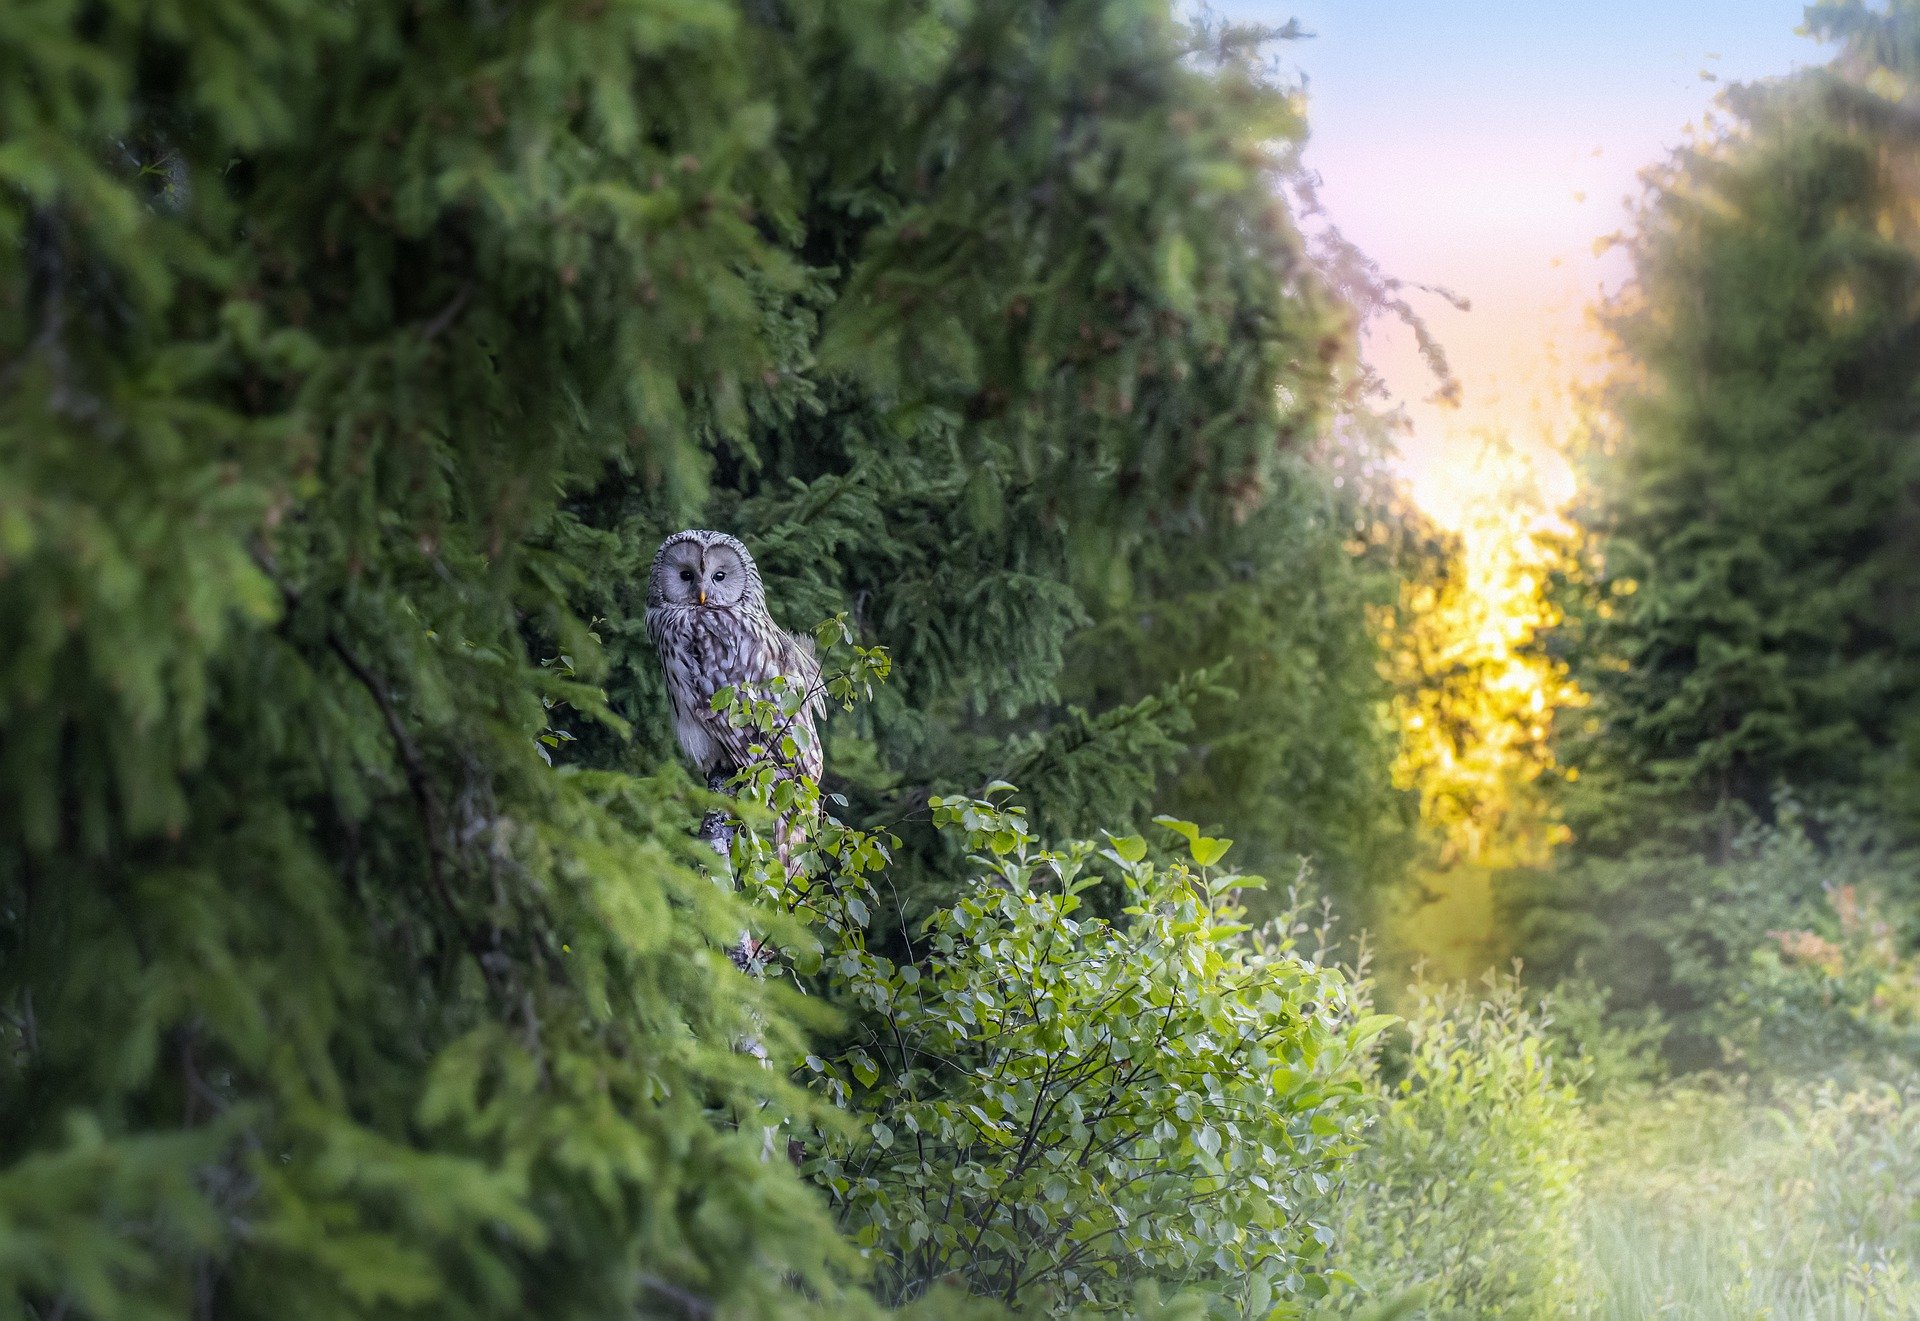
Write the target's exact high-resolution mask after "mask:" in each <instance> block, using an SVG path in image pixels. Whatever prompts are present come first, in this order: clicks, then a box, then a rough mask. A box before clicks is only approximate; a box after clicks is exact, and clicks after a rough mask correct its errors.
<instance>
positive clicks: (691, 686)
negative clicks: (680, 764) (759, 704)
mask: <svg viewBox="0 0 1920 1321" xmlns="http://www.w3.org/2000/svg"><path fill="white" fill-rule="evenodd" d="M647 632H648V634H649V635H650V636H651V637H652V638H653V645H654V647H655V648H656V649H657V650H658V651H659V653H660V666H661V669H662V670H663V671H664V672H665V674H666V679H667V696H668V699H669V700H670V701H671V702H672V704H673V728H674V734H675V735H676V736H677V737H678V738H679V740H680V747H681V749H682V750H683V751H685V752H686V754H687V756H688V758H689V759H690V760H691V761H692V762H693V764H694V765H695V767H697V768H698V769H699V771H700V772H701V774H703V775H706V776H708V777H713V776H715V775H729V774H731V773H732V772H734V771H736V770H739V769H740V768H741V767H742V766H743V765H745V764H746V762H747V761H748V760H749V752H748V748H749V745H751V744H754V743H765V742H766V741H767V740H766V738H765V736H764V735H763V734H761V733H760V731H758V730H753V729H742V728H739V727H738V726H737V725H735V724H734V723H732V722H731V721H730V720H728V718H727V717H726V715H725V714H724V713H721V712H717V711H715V710H714V709H713V695H714V694H715V693H716V692H718V691H719V690H720V689H722V688H728V687H733V688H737V689H739V690H741V691H743V692H746V693H749V694H751V695H752V696H754V697H756V698H760V699H766V698H770V697H771V696H772V695H773V690H772V685H771V680H772V679H774V678H775V677H776V676H785V678H786V679H787V681H788V683H789V685H793V686H798V687H799V688H801V689H802V690H804V691H807V692H809V693H810V694H811V696H810V697H809V698H808V700H807V702H806V704H805V705H804V706H803V707H802V708H801V710H800V712H799V714H798V715H797V716H795V717H794V719H793V722H792V725H791V727H790V728H788V729H787V730H786V731H785V732H786V733H788V734H789V735H791V736H792V738H793V741H794V743H795V745H796V746H797V748H798V755H797V756H796V757H795V758H794V768H795V769H797V770H799V771H800V772H801V773H802V774H804V775H806V776H808V777H810V778H812V779H814V780H818V779H819V778H820V772H821V768H822V763H823V754H822V750H821V747H820V739H819V736H818V732H817V729H816V721H817V718H818V716H819V712H820V705H821V702H820V695H819V693H818V692H817V691H816V690H817V689H818V687H819V680H820V663H819V661H818V659H817V658H816V657H815V656H814V652H813V644H812V642H811V641H810V640H808V639H806V638H802V637H797V636H795V635H794V634H792V633H788V632H787V631H786V630H785V629H783V628H781V627H780V626H779V625H778V624H776V623H774V622H773V618H772V616H770V615H768V614H767V599H766V593H765V590H764V589H763V588H762V586H761V583H760V571H759V570H758V569H757V568H755V567H754V563H753V556H752V555H751V554H749V553H748V551H747V548H746V547H745V546H743V545H741V544H740V542H739V541H737V540H735V539H734V538H733V537H730V536H728V535H726V534H725V533H724V532H707V531H700V530H690V531H686V532H676V533H674V534H673V535H672V536H670V537H668V538H667V539H666V540H665V541H663V542H661V543H660V549H659V551H658V553H656V554H655V555H654V557H653V568H652V571H651V573H650V575H649V578H648V581H647ZM775 755H778V754H777V751H776V753H775Z"/></svg>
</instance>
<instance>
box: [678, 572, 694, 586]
mask: <svg viewBox="0 0 1920 1321" xmlns="http://www.w3.org/2000/svg"><path fill="white" fill-rule="evenodd" d="M680 581H681V582H683V583H690V582H692V581H693V570H692V569H682V570H680Z"/></svg>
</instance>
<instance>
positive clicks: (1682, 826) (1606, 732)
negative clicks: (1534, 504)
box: [1519, 5, 1920, 1011]
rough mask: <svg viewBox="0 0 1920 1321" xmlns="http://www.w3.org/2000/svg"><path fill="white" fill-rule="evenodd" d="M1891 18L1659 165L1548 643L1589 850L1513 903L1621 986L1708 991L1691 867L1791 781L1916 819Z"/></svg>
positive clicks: (1917, 267) (1907, 359) (1901, 15)
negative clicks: (1572, 705) (1693, 984)
mask: <svg viewBox="0 0 1920 1321" xmlns="http://www.w3.org/2000/svg"><path fill="white" fill-rule="evenodd" d="M1827 8H1828V9H1830V10H1833V11H1834V12H1836V13H1837V12H1840V11H1845V12H1847V13H1849V14H1851V15H1852V16H1853V19H1855V20H1861V15H1863V14H1864V13H1865V11H1863V10H1859V9H1858V7H1857V6H1838V7H1827ZM1896 10H1897V12H1896V14H1895V16H1894V17H1892V18H1889V19H1887V20H1886V21H1885V23H1884V24H1882V23H1879V22H1878V21H1876V23H1875V24H1874V25H1872V27H1871V31H1872V32H1873V33H1874V34H1876V35H1875V36H1874V37H1873V38H1872V39H1871V40H1869V39H1868V38H1866V37H1861V36H1856V38H1855V39H1854V40H1853V42H1852V44H1850V45H1849V47H1848V49H1847V53H1846V54H1844V55H1843V56H1842V57H1841V59H1840V61H1839V62H1838V64H1837V65H1836V67H1835V68H1833V69H1827V70H1816V71H1813V72H1811V73H1809V74H1806V75H1804V76H1798V77H1795V78H1793V79H1789V80H1784V81H1781V82H1777V83H1771V84H1763V85H1757V86H1752V87H1746V88H1741V89H1737V90H1735V91H1733V92H1731V93H1729V94H1728V96H1727V98H1726V99H1725V101H1724V105H1723V108H1724V113H1725V115H1726V122H1725V123H1724V124H1723V125H1722V126H1721V128H1720V130H1719V131H1718V132H1716V133H1715V134H1714V135H1712V136H1711V137H1709V138H1708V139H1707V140H1705V141H1703V142H1701V143H1699V144H1698V145H1696V146H1694V147H1692V148H1689V149H1687V150H1684V151H1682V152H1680V153H1678V154H1677V155H1676V156H1675V157H1674V158H1673V160H1672V161H1671V162H1669V163H1668V165H1667V166H1666V167H1665V168H1664V169H1663V170H1661V171H1660V172H1658V173H1657V174H1655V175H1654V176H1652V178H1651V187H1650V191H1649V194H1648V198H1647V201H1646V203H1645V204H1644V206H1643V208H1642V211H1641V214H1640V217H1639V227H1638V232H1637V234H1636V235H1635V237H1634V238H1633V239H1632V240H1631V241H1630V246H1629V253H1630V256H1631V258H1632V260H1633V264H1634V277H1633V280H1632V282H1631V283H1630V284H1629V286H1628V288H1627V289H1626V291H1625V292H1624V293H1623V294H1622V296H1621V297H1620V298H1619V299H1618V300H1617V302H1616V304H1615V306H1614V307H1613V309H1612V311H1611V315H1610V325H1611V327H1612V329H1613V332H1614V334H1615V336H1616V338H1617V342H1618V347H1619V353H1620V361H1621V367H1620V372H1619V376H1618V379H1617V382H1616V384H1615V386H1614V388H1613V391H1612V393H1611V395H1610V397H1609V399H1608V401H1607V416H1606V418H1605V419H1604V427H1603V435H1602V437H1601V440H1600V442H1599V443H1598V445H1597V446H1596V450H1595V453H1594V454H1593V455H1592V456H1591V457H1592V462H1591V470H1590V472H1589V474H1588V477H1587V480H1586V482H1585V483H1584V486H1585V490H1586V491H1587V492H1588V493H1589V496H1588V500H1587V502H1586V504H1585V505H1584V507H1583V508H1581V509H1580V510H1579V511H1578V518H1579V521H1580V522H1581V523H1582V524H1583V525H1584V526H1585V527H1586V529H1587V530H1588V531H1589V533H1590V534H1591V536H1592V537H1593V539H1594V540H1593V550H1594V552H1595V559H1594V562H1593V565H1592V569H1591V573H1590V574H1589V575H1586V576H1585V577H1583V579H1582V581H1581V582H1579V583H1578V584H1576V585H1574V586H1573V587H1572V589H1571V590H1569V591H1568V592H1567V593H1565V595H1564V599H1565V602H1566V604H1567V607H1568V618H1567V621H1566V624H1565V626H1564V627H1563V628H1562V630H1561V631H1560V634H1559V637H1558V638H1557V639H1556V646H1557V647H1558V649H1559V650H1560V651H1561V653H1562V654H1564V655H1565V656H1566V657H1567V658H1568V660H1569V661H1570V662H1571V664H1572V667H1573V674H1574V677H1575V679H1576V681H1577V682H1578V683H1579V685H1580V686H1581V687H1582V688H1583V689H1585V690H1586V691H1587V692H1588V693H1590V694H1591V696H1592V699H1593V700H1592V705H1591V707H1590V708H1588V709H1586V710H1584V711H1571V712H1566V713H1564V714H1563V718H1562V722H1561V736H1560V740H1559V742H1560V750H1561V755H1562V757H1563V759H1564V760H1566V761H1568V762H1570V763H1571V764H1573V765H1574V766H1576V767H1577V768H1578V769H1579V771H1580V772H1581V778H1580V779H1579V782H1578V784H1577V785H1575V786H1573V787H1572V788H1570V790H1569V791H1568V793H1567V795H1566V799H1565V806H1566V810H1567V813H1568V821H1569V824H1570V825H1571V826H1572V828H1573V831H1574V834H1575V839H1576V844H1575V847H1574V852H1573V854H1572V857H1571V863H1572V866H1571V869H1570V870H1569V871H1567V872H1566V874H1564V875H1560V876H1553V877H1546V878H1536V879H1535V880H1534V881H1532V882H1528V883H1525V884H1523V885H1522V886H1521V888H1520V892H1519V893H1520V901H1521V905H1522V907H1523V909H1524V914H1525V918H1524V923H1523V927H1522V941H1523V946H1524V947H1525V948H1526V949H1528V950H1529V952H1530V953H1531V954H1532V955H1533V957H1534V958H1535V959H1536V960H1539V961H1541V962H1542V964H1543V967H1544V968H1545V969H1548V970H1551V969H1564V968H1566V967H1567V966H1569V964H1570V962H1571V960H1573V959H1574V958H1576V957H1578V956H1579V955H1580V954H1581V953H1583V952H1588V953H1593V954H1595V956H1596V958H1595V967H1596V970H1598V969H1600V968H1602V967H1604V968H1605V969H1606V970H1607V971H1608V973H1609V975H1611V976H1613V977H1615V978H1616V979H1617V980H1618V981H1619V983H1620V984H1621V986H1622V988H1623V990H1624V991H1625V992H1626V994H1627V998H1628V999H1630V1000H1645V999H1648V998H1651V999H1654V1000H1658V1001H1661V1002H1663V1003H1665V1004H1666V1005H1667V1006H1668V1007H1669V1008H1673V1009H1676V1010H1682V1011H1685V1010H1688V1009H1691V1008H1693V1007H1695V1006H1694V1005H1693V1004H1692V1002H1691V998H1690V996H1689V994H1688V993H1687V992H1686V991H1685V990H1684V989H1683V988H1681V987H1680V986H1679V985H1677V984H1676V982H1675V980H1674V966H1675V965H1674V959H1675V951H1676V950H1677V949H1680V948H1682V947H1685V946H1687V945H1689V944H1690V943H1696V942H1702V941H1703V942H1705V943H1706V945H1707V946H1709V947H1710V946H1711V945H1712V944H1713V935H1712V932H1711V930H1710V929H1708V928H1710V926H1711V922H1710V921H1705V919H1704V915H1701V914H1699V913H1698V912H1697V903H1696V900H1697V899H1698V898H1699V896H1698V895H1696V894H1694V893H1692V891H1693V889H1694V885H1693V882H1694V880H1695V879H1697V878H1698V875H1699V874H1698V872H1697V870H1696V869H1695V867H1694V865H1693V862H1692V860H1693V859H1695V858H1697V857H1700V856H1701V855H1703V854H1704V857H1705V860H1706V862H1707V863H1708V864H1709V865H1717V864H1718V863H1721V862H1724V861H1726V860H1727V859H1728V857H1729V856H1730V855H1729V852H1728V850H1729V849H1730V848H1731V845H1732V842H1733V841H1734V839H1735V838H1736V837H1737V836H1738V834H1739V831H1740V829H1741V827H1742V823H1743V822H1745V821H1746V820H1748V819H1752V818H1758V819H1761V820H1769V819H1771V817H1772V815H1773V813H1774V802H1775V797H1776V795H1777V794H1778V793H1779V792H1781V791H1782V790H1783V789H1790V790H1792V791H1793V792H1794V793H1795V794H1796V795H1798V796H1800V797H1802V798H1804V799H1807V800H1810V801H1811V802H1813V803H1815V804H1823V803H1825V804H1832V803H1836V802H1844V803H1849V804H1852V805H1854V806H1857V807H1858V808H1859V809H1861V810H1863V811H1865V812H1867V813H1868V814H1869V815H1870V816H1874V817H1877V818H1879V819H1881V820H1882V821H1884V822H1886V823H1888V824H1889V825H1890V827H1891V828H1893V829H1894V830H1896V831H1897V832H1901V833H1905V834H1907V835H1909V836H1910V835H1911V833H1912V832H1913V831H1914V830H1915V828H1916V827H1920V780H1917V779H1916V778H1915V772H1916V768H1917V767H1920V624H1917V623H1916V621H1920V612H1916V610H1915V608H1914V606H1915V602H1916V601H1917V600H1920V553H1916V552H1920V543H1916V541H1915V536H1916V530H1917V529H1920V495H1917V494H1916V493H1917V492H1920V485H1916V481H1917V480H1920V446H1916V444H1915V442H1914V439H1913V437H1914V423H1915V421H1916V414H1915V409H1916V405H1915V396H1914V388H1913V386H1914V381H1915V379H1916V372H1917V371H1920V322H1917V321H1916V313H1915V306H1916V296H1917V295H1920V245H1916V242H1915V239H1916V233H1915V230H1914V222H1913V218H1912V217H1913V212H1912V202H1911V199H1912V197H1913V191H1912V187H1911V184H1912V183H1913V182H1914V181H1915V177H1916V176H1915V175H1914V173H1913V163H1914V161H1915V159H1916V157H1915V153H1914V147H1915V144H1914V139H1913V137H1912V135H1911V133H1910V131H1909V130H1908V129H1906V128H1905V127H1903V114H1904V112H1903V110H1902V108H1901V104H1900V103H1899V102H1898V101H1897V100H1895V101H1889V100H1887V99H1886V97H1885V96H1884V95H1883V94H1882V90H1884V88H1885V84H1884V83H1883V82H1881V81H1878V80H1877V79H1876V78H1875V77H1872V76H1867V77H1864V78H1863V77H1862V72H1863V70H1862V67H1861V61H1862V60H1863V59H1864V58H1865V57H1866V56H1867V54H1868V53H1869V51H1870V49H1874V48H1875V47H1874V45H1873V43H1874V42H1877V41H1879V40H1881V39H1883V38H1885V39H1892V38H1894V37H1896V36H1897V37H1898V38H1899V40H1900V41H1902V42H1904V43H1906V44H1905V45H1904V46H1903V47H1902V48H1903V49H1907V50H1911V49H1913V48H1914V47H1913V44H1912V38H1913V34H1914V30H1915V26H1914V25H1915V16H1914V13H1913V11H1912V10H1911V9H1910V8H1909V7H1907V6H1904V5H1903V6H1897V7H1896ZM1856 11H1857V12H1856ZM1832 18H1833V14H1831V13H1829V14H1828V15H1827V18H1826V19H1822V20H1820V21H1821V22H1822V23H1824V22H1827V21H1829V20H1832ZM1862 21H1863V20H1862ZM1908 58H1909V59H1910V57H1908ZM1874 67H1875V68H1877V69H1878V68H1881V67H1882V66H1880V65H1878V64H1877V63H1876V64H1875V65H1874ZM1882 72H1885V70H1884V69H1882ZM1876 88H1880V89H1882V90H1876ZM1690 912H1691V913H1694V917H1688V916H1687V914H1689V913H1690ZM1676 924H1677V925H1676ZM1681 927H1685V928H1686V931H1682V930H1681V929H1680V928H1681ZM1689 933H1690V934H1689ZM1602 951H1604V953H1602ZM1709 952H1710V951H1709ZM1726 953H1727V951H1725V950H1723V951H1722V954H1723V955H1724V954H1726ZM1737 953H1738V954H1739V956H1741V957H1744V951H1743V950H1742V951H1737Z"/></svg>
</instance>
